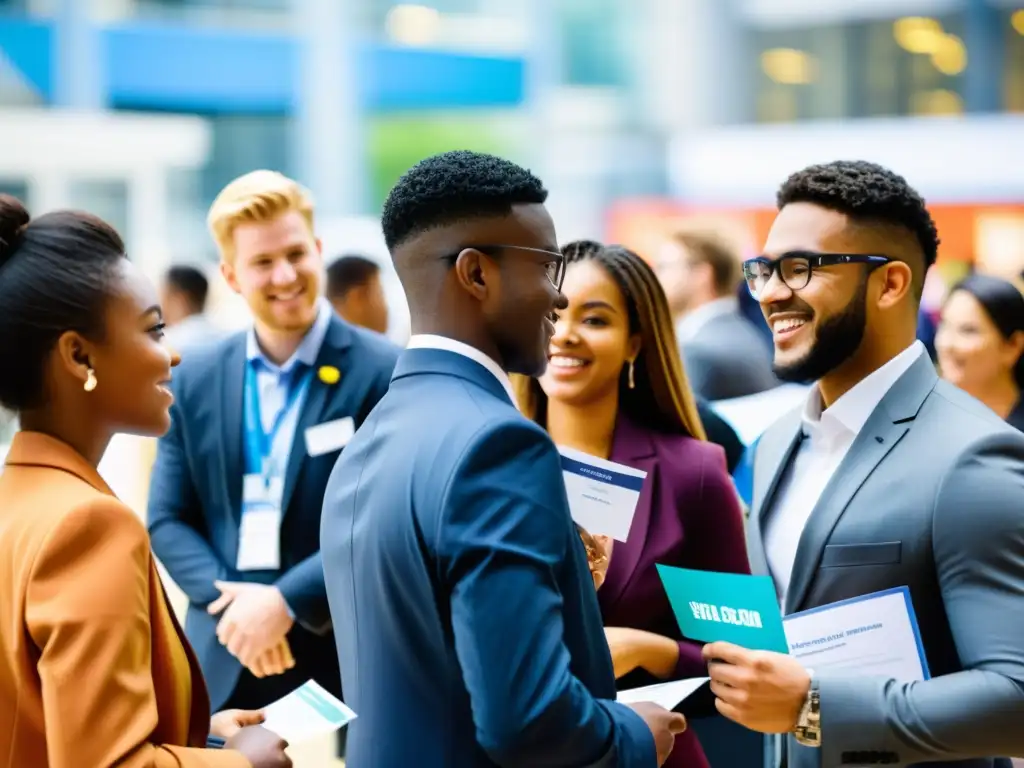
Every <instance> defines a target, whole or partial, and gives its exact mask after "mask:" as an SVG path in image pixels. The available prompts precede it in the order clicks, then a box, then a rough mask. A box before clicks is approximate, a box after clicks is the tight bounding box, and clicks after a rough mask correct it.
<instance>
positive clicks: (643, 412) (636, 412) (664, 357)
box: [513, 240, 706, 440]
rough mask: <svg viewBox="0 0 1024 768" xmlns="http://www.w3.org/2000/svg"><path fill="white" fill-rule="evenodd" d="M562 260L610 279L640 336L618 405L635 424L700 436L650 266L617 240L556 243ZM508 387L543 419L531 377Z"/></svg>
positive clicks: (542, 402) (543, 406)
mask: <svg viewBox="0 0 1024 768" xmlns="http://www.w3.org/2000/svg"><path fill="white" fill-rule="evenodd" d="M562 254H563V255H564V256H565V261H566V264H576V263H579V262H583V261H594V262H595V263H597V264H599V265H600V266H601V267H602V268H603V269H604V270H605V271H606V272H607V273H608V275H609V276H610V277H611V278H612V280H614V281H615V284H616V285H617V286H618V287H619V290H620V291H622V296H623V298H625V300H626V311H627V313H628V319H629V332H630V334H639V335H640V354H639V355H638V356H637V358H636V360H635V361H634V383H635V387H633V388H630V387H629V386H628V383H627V382H628V376H627V375H626V372H625V371H623V375H622V377H621V379H620V382H619V408H620V409H621V410H622V412H623V413H625V414H626V415H628V416H629V417H630V418H631V419H633V420H634V421H636V422H637V423H638V424H642V425H643V426H645V427H648V428H649V429H654V430H658V431H660V432H666V431H667V432H674V433H678V434H685V435H689V436H690V437H696V438H697V439H699V440H705V439H706V436H705V433H704V426H703V424H701V420H700V416H699V415H698V413H697V400H696V398H695V397H694V395H693V391H692V390H691V389H690V385H689V383H687V381H686V373H685V372H684V371H683V364H682V360H681V359H680V356H679V346H678V345H677V343H676V334H675V327H674V324H673V322H672V313H671V312H670V311H669V308H668V298H666V296H665V291H664V290H663V289H662V287H661V283H660V282H658V278H657V276H656V275H655V274H654V270H652V269H651V267H650V266H649V265H648V264H647V262H646V261H644V260H643V259H641V258H640V257H639V256H638V255H637V254H635V253H633V251H631V250H629V249H628V248H625V247H623V246H621V245H608V246H605V245H601V243H598V242H595V241H593V240H576V241H575V242H572V243H569V244H568V245H565V246H563V247H562ZM513 386H514V387H515V390H516V395H517V397H518V399H519V403H520V406H522V408H523V413H526V414H528V415H529V416H530V417H531V418H534V419H536V420H537V422H538V423H540V424H541V425H543V424H544V422H545V421H546V419H547V397H546V395H545V394H544V391H543V390H542V389H541V387H540V384H539V383H538V382H537V380H536V379H531V378H528V377H525V376H516V377H514V379H513Z"/></svg>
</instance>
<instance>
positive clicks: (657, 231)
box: [605, 199, 1024, 279]
mask: <svg viewBox="0 0 1024 768" xmlns="http://www.w3.org/2000/svg"><path fill="white" fill-rule="evenodd" d="M930 210H931V213H932V217H933V218H934V219H935V224H936V226H937V227H938V229H939V237H940V239H941V241H942V244H941V245H940V247H939V262H940V264H944V265H946V266H947V267H948V268H951V269H952V271H954V272H959V271H960V270H959V269H957V267H958V266H959V265H975V266H976V267H977V268H978V269H982V270H984V271H986V272H989V273H992V274H997V275H1000V276H1002V277H1006V278H1008V279H1018V278H1019V277H1020V274H1021V271H1022V270H1024V204H1022V203H1007V204H1002V205H988V204H986V205H934V206H930ZM774 219H775V209H774V208H731V209H730V208H703V207H699V206H693V205H684V204H682V203H677V202H674V201H671V200H664V199H639V200H626V201H621V202H619V203H617V204H615V205H614V206H612V208H611V209H610V210H609V213H608V218H607V230H606V233H605V238H606V241H607V242H613V243H621V244H622V245H625V246H627V247H629V248H631V249H633V250H635V251H636V252H637V253H639V254H640V255H641V256H643V257H644V258H648V259H650V258H652V257H653V256H654V254H655V253H656V252H657V249H658V247H659V246H660V244H661V242H662V240H663V239H664V237H665V234H666V233H667V232H668V231H669V230H670V229H671V228H672V227H673V226H678V225H680V224H684V223H691V222H693V223H697V222H699V223H700V224H702V225H705V226H716V225H717V227H720V228H721V229H722V231H723V232H724V233H725V234H728V235H731V236H732V237H734V238H735V240H736V242H737V244H738V245H739V246H740V248H742V250H743V252H744V254H745V256H746V257H749V256H752V255H755V254H756V253H758V251H760V249H761V246H762V245H763V243H764V241H765V239H766V238H767V236H768V230H769V229H770V228H771V225H772V221H774Z"/></svg>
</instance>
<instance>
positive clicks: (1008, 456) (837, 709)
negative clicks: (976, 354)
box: [705, 162, 1024, 768]
mask: <svg viewBox="0 0 1024 768" xmlns="http://www.w3.org/2000/svg"><path fill="white" fill-rule="evenodd" d="M778 204H779V208H780V211H779V214H778V217H777V218H776V220H775V223H774V225H773V227H772V230H771V233H770V234H769V236H768V242H767V245H766V247H765V254H766V255H765V256H763V257H759V258H756V259H752V260H749V261H747V262H746V263H745V264H744V273H745V276H746V278H747V281H748V286H749V288H750V290H751V292H752V294H753V295H754V296H755V298H757V299H758V301H759V302H760V304H761V308H762V310H763V312H764V315H765V317H766V319H767V320H768V322H769V324H770V325H771V327H772V330H773V335H774V342H775V370H776V372H777V373H779V374H780V376H782V377H784V378H793V379H800V380H811V381H817V385H816V386H814V387H812V388H811V392H810V396H809V398H808V400H807V403H806V405H804V406H803V408H801V409H797V410H796V411H794V412H793V413H790V414H788V415H786V416H784V417H783V418H782V419H781V420H780V421H779V422H778V423H777V424H775V425H774V426H772V427H770V428H769V430H768V431H767V432H766V433H765V434H764V436H763V437H762V438H761V439H760V441H759V443H758V446H757V450H756V455H755V457H754V494H753V502H752V510H751V515H750V521H749V524H748V548H749V552H750V561H751V566H752V568H753V570H754V572H760V573H762V574H769V575H771V577H772V578H773V580H774V581H775V585H776V589H777V592H778V594H779V599H780V602H781V604H782V607H783V612H784V613H786V614H789V613H794V612H797V611H803V610H807V609H810V608H815V607H818V606H822V605H827V604H829V603H833V602H836V601H839V600H844V599H848V598H852V597H857V596H860V595H866V594H870V593H874V592H878V591H882V590H885V589H890V588H895V587H903V586H906V587H908V588H909V590H910V594H911V597H912V601H913V606H914V610H915V612H916V615H917V619H918V622H919V625H920V632H921V640H922V642H923V648H924V653H925V655H926V657H927V662H928V667H929V669H930V672H931V678H930V679H928V680H925V681H918V682H908V681H897V680H893V679H889V678H887V677H884V676H873V675H872V674H871V672H870V670H860V669H857V670H851V671H850V672H849V673H846V674H841V673H838V672H832V673H827V672H822V673H821V674H817V675H816V674H814V673H812V672H811V671H810V670H807V669H805V668H804V667H803V666H801V664H800V663H799V662H798V661H797V660H796V659H794V658H793V657H790V656H786V655H782V654H773V653H766V652H752V651H749V650H746V649H743V648H739V647H736V646H733V645H729V644H727V643H712V644H710V645H708V646H707V647H706V648H705V656H706V657H707V658H708V659H709V660H712V659H713V660H714V661H713V662H712V663H711V665H710V674H711V680H712V682H711V687H712V690H713V692H714V693H715V695H716V697H717V706H718V709H719V711H720V712H721V713H722V714H723V715H725V716H726V717H729V718H731V719H733V720H735V721H736V722H739V723H740V724H742V725H745V726H747V727H748V728H751V729H753V730H757V731H761V732H763V733H768V734H788V738H786V739H785V740H784V741H782V740H772V741H773V742H775V743H773V746H776V745H777V746H778V747H779V749H777V750H769V751H768V754H767V761H766V762H767V764H768V765H772V766H777V765H780V764H781V765H787V766H788V768H833V767H834V766H854V765H856V766H862V765H872V764H885V765H927V766H931V767H932V768H938V766H946V767H947V768H952V766H957V768H1008V766H1009V765H1010V761H1009V759H1008V758H1004V757H1000V756H1002V755H1024V727H1022V724H1024V604H1022V595H1024V434H1021V433H1020V432H1018V431H1017V430H1015V429H1013V428H1011V427H1009V426H1007V425H1006V424H1005V423H1004V422H1003V421H1002V420H1001V419H1000V418H999V417H998V416H996V415H995V414H994V413H992V412H991V411H990V410H989V409H988V408H986V407H985V406H983V405H982V404H981V403H979V402H978V401H976V400H974V399H973V398H971V397H970V396H969V395H966V394H965V393H963V392H961V391H960V390H958V389H956V388H955V387H953V386H951V385H949V384H947V383H946V382H944V381H940V380H939V378H938V376H937V375H936V373H935V370H934V368H933V366H932V364H931V361H930V360H929V359H928V356H927V354H926V353H925V350H924V348H923V346H922V345H921V343H920V342H918V341H916V340H915V327H916V319H917V313H918V305H919V302H920V296H921V289H922V285H923V283H924V276H925V272H926V270H927V268H928V267H929V266H930V265H931V264H932V263H933V262H934V261H935V256H936V252H937V247H938V236H937V232H936V230H935V225H934V223H933V222H932V219H931V217H930V215H929V214H928V212H927V209H926V208H925V205H924V201H923V200H922V199H921V198H920V196H919V195H918V194H917V193H916V192H914V190H913V189H911V188H910V187H909V186H908V185H907V183H906V181H905V180H904V179H902V178H901V177H899V176H897V175H895V174H894V173H892V172H890V171H888V170H886V169H884V168H881V167H879V166H876V165H873V164H870V163H863V162H836V163H829V164H827V165H823V166H815V167H811V168H808V169H806V170H804V171H801V172H799V173H797V174H795V175H793V176H792V177H790V179H789V180H788V181H787V182H786V183H785V184H784V185H783V187H782V189H781V191H780V192H779V197H778Z"/></svg>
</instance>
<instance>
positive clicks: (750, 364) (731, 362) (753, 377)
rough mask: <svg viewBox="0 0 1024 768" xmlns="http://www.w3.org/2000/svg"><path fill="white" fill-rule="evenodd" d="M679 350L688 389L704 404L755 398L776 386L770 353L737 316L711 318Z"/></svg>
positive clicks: (757, 335)
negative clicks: (731, 399)
mask: <svg viewBox="0 0 1024 768" xmlns="http://www.w3.org/2000/svg"><path fill="white" fill-rule="evenodd" d="M680 350H681V352H682V355H683V365H684V366H685V368H686V377H687V379H689V381H690V386H691V387H692V388H693V391H694V392H695V393H696V394H697V396H698V397H699V398H702V399H704V400H728V399H730V398H733V397H743V396H745V395H755V394H757V393H758V392H764V391H765V390H766V389H771V388H772V387H774V386H777V385H778V383H779V382H778V380H777V379H776V378H775V374H774V373H772V356H771V351H770V350H769V349H768V347H767V346H766V345H765V343H764V340H763V339H762V338H761V336H760V335H759V334H758V332H757V329H756V328H754V326H753V325H751V323H750V321H749V320H747V318H745V317H743V315H741V314H740V313H739V312H727V313H724V314H720V315H715V316H714V317H712V318H710V319H709V320H708V321H707V322H706V323H704V325H702V326H701V327H700V331H699V332H698V333H697V334H696V336H694V338H692V339H681V341H680Z"/></svg>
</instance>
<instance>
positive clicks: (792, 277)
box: [743, 251, 895, 299]
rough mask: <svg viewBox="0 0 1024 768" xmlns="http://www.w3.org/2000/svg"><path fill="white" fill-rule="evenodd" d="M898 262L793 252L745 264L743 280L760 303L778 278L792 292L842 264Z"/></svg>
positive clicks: (867, 255)
mask: <svg viewBox="0 0 1024 768" xmlns="http://www.w3.org/2000/svg"><path fill="white" fill-rule="evenodd" d="M892 261H895V259H892V258H890V257H889V256H882V255H880V254H875V253H814V252H812V251H793V252H791V253H786V254H783V255H782V256H780V257H779V258H777V259H769V258H768V257H767V256H755V257H754V258H752V259H747V260H746V261H744V262H743V279H744V280H746V281H747V289H748V290H749V291H750V295H751V296H753V297H754V298H755V299H759V298H760V296H761V293H762V292H763V291H764V289H765V286H766V285H768V282H769V281H770V280H771V279H772V275H774V274H778V276H779V279H780V280H781V281H782V283H783V285H785V286H786V287H787V288H789V290H791V291H799V290H800V289H802V288H806V287H807V284H808V283H809V282H811V276H812V275H813V274H814V270H815V269H817V268H818V267H834V266H837V265H839V264H870V265H872V269H874V268H876V267H880V266H882V265H883V264H888V263H889V262H892Z"/></svg>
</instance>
